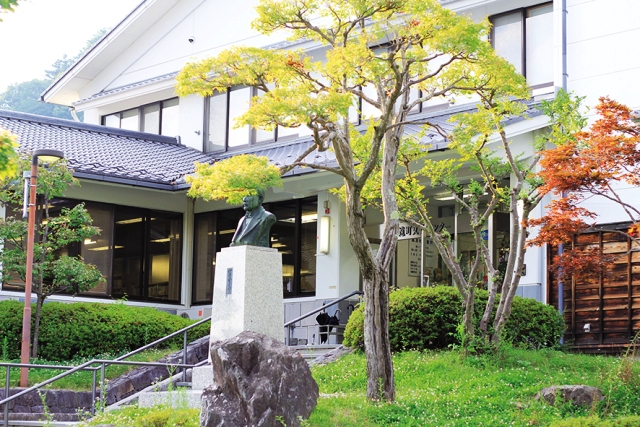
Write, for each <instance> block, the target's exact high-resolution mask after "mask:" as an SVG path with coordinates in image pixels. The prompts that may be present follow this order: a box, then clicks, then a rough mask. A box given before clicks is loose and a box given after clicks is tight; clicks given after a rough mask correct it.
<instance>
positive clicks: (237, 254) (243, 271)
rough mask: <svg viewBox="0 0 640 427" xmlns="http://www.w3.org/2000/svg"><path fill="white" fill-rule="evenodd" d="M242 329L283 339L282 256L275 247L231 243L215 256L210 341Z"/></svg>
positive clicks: (229, 335)
mask: <svg viewBox="0 0 640 427" xmlns="http://www.w3.org/2000/svg"><path fill="white" fill-rule="evenodd" d="M242 331H252V332H258V333H261V334H265V335H268V336H270V337H272V338H275V339H277V340H279V341H283V342H284V301H283V299H282V255H281V254H280V253H279V252H278V251H277V250H276V249H272V248H263V247H258V246H234V247H230V248H224V249H222V251H221V252H219V253H218V255H217V256H216V274H215V279H214V287H213V306H212V310H211V336H210V342H212V343H213V342H215V341H219V340H225V339H228V338H232V337H235V336H236V335H238V334H239V333H240V332H242Z"/></svg>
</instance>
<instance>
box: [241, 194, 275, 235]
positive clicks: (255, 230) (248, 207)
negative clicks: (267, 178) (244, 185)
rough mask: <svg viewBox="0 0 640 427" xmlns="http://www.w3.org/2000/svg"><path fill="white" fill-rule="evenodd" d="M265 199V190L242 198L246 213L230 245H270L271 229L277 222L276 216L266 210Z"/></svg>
mask: <svg viewBox="0 0 640 427" xmlns="http://www.w3.org/2000/svg"><path fill="white" fill-rule="evenodd" d="M263 201H264V191H263V190H258V191H257V194H253V195H251V196H245V197H244V198H243V199H242V207H243V209H244V210H245V212H246V213H245V215H244V216H243V217H242V218H241V219H240V222H238V228H237V229H236V232H235V234H234V235H233V239H231V245H230V246H243V245H247V246H262V247H265V248H268V247H269V231H270V230H271V226H272V225H273V224H275V223H276V216H275V215H274V214H272V213H271V212H267V211H266V210H264V208H263V207H262V202H263Z"/></svg>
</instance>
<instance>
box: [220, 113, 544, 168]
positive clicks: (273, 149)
mask: <svg viewBox="0 0 640 427" xmlns="http://www.w3.org/2000/svg"><path fill="white" fill-rule="evenodd" d="M525 104H526V105H527V110H526V111H525V115H526V116H527V117H535V116H538V115H540V114H541V112H540V111H539V110H537V109H536V108H535V107H536V103H535V102H533V101H526V102H525ZM475 109H476V107H475V105H473V104H465V105H460V106H450V107H447V106H446V105H445V106H443V108H442V109H441V110H437V111H425V112H420V113H416V114H412V115H411V116H410V117H409V120H411V121H414V122H416V124H408V125H405V130H404V133H405V135H406V136H414V137H416V136H417V135H419V134H420V132H421V131H422V125H421V124H420V123H421V122H424V121H428V122H429V123H431V124H432V125H434V126H438V127H441V128H442V129H444V130H447V131H448V130H451V129H453V127H454V125H455V124H454V123H452V122H450V119H451V118H452V116H454V115H456V114H459V113H464V112H471V111H473V110H475ZM525 119H526V118H525V117H523V116H514V117H509V118H507V119H506V120H505V121H504V124H505V125H510V124H514V123H516V122H520V121H522V120H525ZM365 129H366V126H364V125H363V126H361V130H362V131H364V130H365ZM421 142H422V143H423V144H425V146H426V147H428V148H427V150H428V151H440V150H444V149H446V148H447V147H448V144H449V143H448V141H446V140H445V139H444V138H443V137H442V136H441V135H440V134H439V133H437V132H436V131H429V132H425V133H424V135H422V137H421ZM311 145H313V141H312V140H311V137H310V136H306V137H302V138H298V139H296V140H289V141H286V142H279V143H276V144H272V145H269V146H264V145H259V146H254V147H251V148H248V149H246V150H242V151H236V152H232V153H224V154H220V155H219V158H221V159H223V158H227V157H231V156H233V155H237V154H255V155H258V156H266V157H267V158H268V159H269V161H270V162H271V163H272V164H274V165H276V166H286V165H289V164H291V163H293V162H294V161H295V160H296V159H297V158H298V157H299V156H301V155H302V154H304V153H305V151H306V150H307V149H308V148H309V147H310V146H311ZM303 161H304V162H305V163H314V164H318V165H322V166H328V167H332V166H337V163H336V157H335V155H334V153H333V151H331V150H327V151H324V152H318V151H314V152H312V153H311V154H309V155H308V156H307V157H306V158H305V159H304V160H303ZM314 171H315V170H314V169H310V168H305V169H302V168H296V169H294V170H292V171H291V172H289V173H288V174H287V175H285V176H290V175H300V174H302V173H308V172H314Z"/></svg>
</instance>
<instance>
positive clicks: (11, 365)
mask: <svg viewBox="0 0 640 427" xmlns="http://www.w3.org/2000/svg"><path fill="white" fill-rule="evenodd" d="M210 320H211V317H207V318H206V319H202V320H200V321H199V322H196V323H194V324H192V325H189V326H187V327H186V328H182V329H180V330H179V331H176V332H173V333H171V334H169V335H167V336H166V337H163V338H160V339H159V340H156V341H154V342H152V343H149V344H147V345H145V346H143V347H140V348H139V349H137V350H134V351H132V352H129V353H127V354H125V355H123V356H120V357H118V358H116V359H113V360H102V359H92V360H90V361H88V362H85V363H83V364H81V365H78V366H75V367H72V366H55V365H34V364H22V363H0V367H5V371H6V382H5V395H4V399H3V400H0V405H4V427H8V426H9V402H11V401H12V400H14V399H17V398H18V397H20V396H23V395H25V394H27V393H30V392H32V391H35V390H38V389H39V388H42V387H44V386H46V385H49V384H51V383H53V382H54V381H57V380H59V379H61V378H64V377H67V376H69V375H71V374H73V373H75V372H78V371H93V380H92V385H91V415H95V409H96V397H97V372H98V370H100V384H101V385H104V376H105V368H106V367H107V366H109V365H132V366H168V365H171V367H173V368H182V380H183V381H186V375H187V369H190V368H193V367H194V366H198V365H199V363H198V364H195V365H189V364H187V363H186V361H187V346H188V340H187V333H188V331H189V330H191V329H193V328H195V327H196V326H199V325H201V324H203V323H205V322H208V321H210ZM180 334H183V340H182V345H183V346H182V363H180V364H176V363H171V364H167V363H158V362H132V361H125V360H124V359H126V358H128V357H130V356H133V355H134V354H137V353H140V352H141V351H144V350H146V349H149V348H151V347H154V346H156V345H157V344H160V343H162V342H164V341H167V340H169V339H171V338H173V337H175V336H178V335H180ZM95 364H99V365H100V366H96V367H92V365H95ZM11 368H30V369H31V368H35V369H63V370H66V372H63V373H61V374H59V375H56V376H55V377H52V378H49V379H48V380H45V381H43V382H41V383H39V384H36V385H33V386H31V387H29V388H26V389H24V390H22V391H20V392H18V393H16V394H14V395H12V396H9V391H10V385H11ZM105 394H106V393H104V391H103V392H101V393H100V407H101V408H104V407H105V405H104V402H105V398H106V396H105Z"/></svg>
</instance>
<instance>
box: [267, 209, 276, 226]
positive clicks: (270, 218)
mask: <svg viewBox="0 0 640 427" xmlns="http://www.w3.org/2000/svg"><path fill="white" fill-rule="evenodd" d="M265 220H266V221H268V222H269V223H271V224H275V223H276V221H277V218H276V216H275V215H274V214H272V213H271V212H268V211H267V217H266V218H265Z"/></svg>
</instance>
